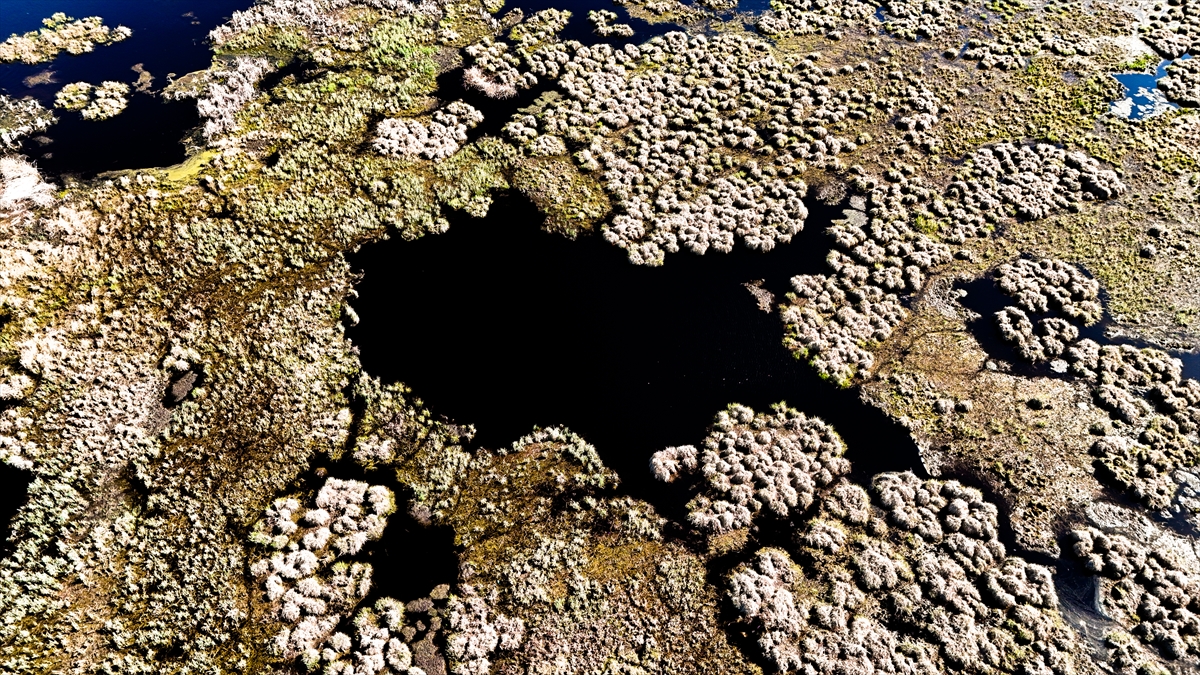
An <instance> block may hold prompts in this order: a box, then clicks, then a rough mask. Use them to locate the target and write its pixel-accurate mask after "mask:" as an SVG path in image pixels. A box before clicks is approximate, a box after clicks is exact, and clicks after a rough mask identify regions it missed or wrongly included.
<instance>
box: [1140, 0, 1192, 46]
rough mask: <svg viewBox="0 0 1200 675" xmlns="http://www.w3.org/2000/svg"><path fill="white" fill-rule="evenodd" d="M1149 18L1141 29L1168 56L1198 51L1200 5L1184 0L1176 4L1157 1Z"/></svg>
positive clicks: (1147, 39)
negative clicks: (1158, 2)
mask: <svg viewBox="0 0 1200 675" xmlns="http://www.w3.org/2000/svg"><path fill="white" fill-rule="evenodd" d="M1148 15H1149V16H1147V19H1148V21H1146V22H1144V23H1142V24H1141V25H1140V26H1139V29H1140V30H1141V33H1142V39H1143V40H1145V41H1146V42H1147V43H1149V45H1150V46H1151V47H1154V49H1155V50H1156V51H1157V52H1158V53H1159V54H1162V56H1163V57H1164V58H1167V59H1177V58H1179V57H1180V56H1183V55H1184V54H1187V53H1188V52H1195V51H1200V50H1197V49H1196V47H1197V40H1200V27H1198V25H1197V24H1200V19H1198V17H1200V4H1197V3H1196V2H1195V0H1180V1H1179V2H1176V3H1174V4H1172V3H1166V4H1156V5H1154V7H1153V8H1152V9H1151V10H1150V11H1149V12H1148Z"/></svg>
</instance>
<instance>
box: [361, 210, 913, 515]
mask: <svg viewBox="0 0 1200 675" xmlns="http://www.w3.org/2000/svg"><path fill="white" fill-rule="evenodd" d="M813 210H814V213H813V214H812V216H811V217H810V219H809V224H808V228H806V230H805V232H804V233H803V234H802V235H801V236H799V237H797V240H796V241H793V243H791V244H787V245H783V246H780V247H778V248H777V249H776V250H775V251H773V252H771V253H769V254H764V253H759V252H754V251H750V250H748V249H746V248H744V247H741V246H740V245H739V246H738V247H737V248H735V249H734V251H733V252H732V253H730V254H728V255H722V254H719V253H709V254H708V255H704V256H696V255H691V254H688V253H678V254H674V255H668V259H667V261H666V264H665V266H663V267H661V268H648V267H639V266H635V265H632V264H630V263H629V262H628V261H627V260H626V257H625V253H624V252H623V251H621V250H620V249H619V248H617V247H615V246H611V245H609V244H606V243H604V242H603V241H602V240H601V239H600V238H599V237H598V236H589V237H582V238H581V239H580V240H578V241H573V242H572V241H568V240H566V239H564V238H562V237H559V236H557V235H551V234H547V233H544V232H542V231H541V230H540V229H539V225H540V223H541V221H542V218H541V216H540V215H539V214H538V213H537V211H536V209H535V208H534V207H533V206H532V205H531V204H530V203H529V202H528V201H527V200H524V199H523V198H520V197H517V196H509V197H505V198H501V199H500V200H498V201H497V203H496V204H495V205H494V206H493V207H492V212H491V215H490V216H489V217H488V218H485V219H481V220H475V219H469V218H466V217H456V218H452V226H451V228H450V230H449V232H448V233H446V234H443V235H437V236H427V237H424V238H423V239H420V240H418V241H415V242H404V241H401V240H399V239H393V240H391V241H387V242H381V243H378V244H374V245H371V246H368V247H365V248H364V249H362V250H361V251H360V252H359V253H358V254H356V255H355V256H354V257H353V258H352V260H351V262H352V264H353V265H354V266H355V268H357V269H360V270H362V271H363V274H364V276H363V280H362V282H361V283H360V284H359V286H358V292H359V298H358V300H356V301H355V302H354V305H355V309H356V311H357V313H358V314H359V316H360V317H361V323H360V324H359V325H358V326H356V327H354V328H352V329H350V330H349V335H350V337H351V339H352V340H353V341H354V343H355V344H356V345H358V347H359V348H360V350H361V355H362V362H363V367H364V368H365V370H366V372H368V373H370V374H372V375H375V376H378V377H381V378H382V379H383V380H384V381H386V382H394V381H403V382H405V383H406V384H408V385H410V386H412V387H413V388H414V390H415V391H416V393H417V395H419V396H420V397H422V398H423V399H424V400H425V401H426V402H427V403H428V404H429V405H430V407H431V408H432V410H433V411H434V412H435V413H438V414H444V415H446V416H448V417H450V418H452V419H454V420H456V421H459V422H463V423H467V422H469V423H473V424H475V425H476V426H477V428H478V430H479V435H478V436H477V438H476V442H478V443H480V444H482V445H485V446H489V447H498V446H501V445H507V444H509V443H511V442H513V441H514V440H516V439H517V438H518V437H520V436H522V435H524V434H527V433H529V431H530V430H531V429H532V427H533V426H535V425H540V426H550V425H565V426H567V427H569V428H570V429H572V430H573V431H575V432H577V433H579V434H580V435H582V436H583V437H584V438H585V439H587V440H588V441H589V442H591V443H593V444H594V445H595V446H596V447H597V449H598V450H599V452H600V454H601V456H602V457H603V459H604V461H605V463H606V464H607V465H608V466H610V467H611V468H613V469H614V470H616V471H617V472H618V474H619V475H620V476H621V478H622V480H623V481H624V484H625V488H626V489H627V490H628V491H629V492H630V493H631V494H633V495H634V496H636V497H639V498H643V499H647V500H649V501H651V502H652V503H655V504H656V506H660V507H664V508H666V507H668V505H667V504H662V498H663V497H665V496H666V495H667V494H668V493H669V491H668V490H665V489H664V487H663V486H661V485H660V484H657V483H655V482H654V481H653V479H652V478H651V476H650V472H649V470H648V468H647V462H648V460H649V457H650V455H651V454H652V453H653V452H655V451H656V450H659V449H661V448H663V447H665V446H669V445H679V444H686V443H693V444H695V443H698V442H700V441H701V440H702V439H703V436H704V433H705V429H706V428H707V426H708V425H709V423H710V422H711V421H712V418H713V415H714V414H715V413H717V412H718V411H719V410H722V409H724V407H725V406H726V405H727V404H728V403H731V402H735V401H736V402H740V403H743V404H746V405H749V406H751V407H754V408H755V409H759V410H765V409H767V408H768V407H769V406H770V405H771V404H772V403H776V402H778V401H784V400H785V401H787V402H788V404H789V405H791V406H794V407H796V408H798V409H800V410H802V411H804V412H806V413H808V414H813V415H818V416H820V417H822V418H824V419H825V420H827V421H829V422H830V423H832V424H833V425H834V426H835V428H837V430H838V431H839V432H840V433H841V434H842V436H843V437H844V438H845V440H846V442H847V445H848V446H849V453H850V454H849V458H850V459H851V461H853V462H855V464H856V465H857V466H856V468H857V469H859V470H861V471H869V472H870V473H874V472H877V471H885V470H903V469H909V468H912V469H916V470H920V469H921V466H920V461H919V457H918V454H917V451H916V448H915V446H914V444H913V442H912V441H911V440H910V438H909V437H908V434H907V432H905V430H904V429H903V428H902V427H900V426H899V425H898V424H896V423H894V422H892V421H891V420H889V419H888V418H887V417H886V416H885V415H884V414H883V413H882V412H881V411H879V410H878V409H876V408H874V407H872V406H869V405H866V404H864V403H862V402H861V401H860V400H859V398H858V394H857V392H855V391H851V390H843V389H838V388H836V387H834V386H833V385H831V384H829V383H827V382H824V381H822V380H821V379H820V378H819V377H818V376H817V375H816V373H815V371H814V370H813V369H812V368H810V367H808V366H807V365H806V364H804V363H801V362H800V361H798V360H796V359H794V358H792V356H791V355H790V353H789V352H788V351H787V350H786V349H784V347H783V346H782V344H781V341H782V338H783V329H782V325H781V323H780V321H779V317H778V315H777V314H775V313H770V314H768V313H766V312H763V311H760V310H759V309H758V308H757V307H756V304H755V300H754V297H753V296H752V295H751V294H750V292H749V291H748V290H747V289H746V288H745V287H743V286H742V284H743V283H745V282H750V281H752V280H757V279H762V280H764V286H765V287H766V288H767V289H769V290H771V291H773V292H774V293H775V294H776V298H777V300H778V299H782V297H781V294H782V293H783V292H785V291H786V290H787V288H788V280H789V279H790V278H791V276H793V275H795V274H800V273H804V272H818V271H824V269H825V265H824V262H823V261H824V257H825V254H826V252H827V251H828V249H829V243H828V241H827V240H826V239H825V237H824V235H823V234H822V233H821V232H820V230H821V229H823V227H824V225H825V224H826V223H828V221H829V219H830V218H831V217H832V216H833V215H834V214H836V213H837V212H836V210H835V209H831V208H825V207H822V208H819V209H818V208H814V209H813ZM666 510H672V509H670V508H666Z"/></svg>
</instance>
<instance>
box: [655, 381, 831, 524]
mask: <svg viewBox="0 0 1200 675" xmlns="http://www.w3.org/2000/svg"><path fill="white" fill-rule="evenodd" d="M844 451H845V446H844V445H843V443H842V440H841V438H839V437H838V435H837V434H836V433H834V431H833V430H832V429H831V428H829V426H828V425H826V424H825V423H824V422H823V421H821V420H819V419H816V418H810V417H807V416H805V415H804V414H803V413H801V412H798V411H796V410H792V409H790V408H787V407H786V406H784V405H782V404H780V405H777V406H776V407H775V408H774V410H773V411H772V413H771V414H765V413H760V414H757V415H756V414H755V413H754V411H753V410H751V409H750V408H747V407H746V406H743V405H737V404H733V405H730V406H729V408H728V409H727V410H723V411H721V412H720V413H718V414H717V417H716V420H715V421H714V423H713V430H712V432H711V433H709V435H708V438H706V439H705V440H704V445H703V450H702V451H699V450H697V449H696V448H695V447H694V446H691V445H685V446H680V447H674V448H667V449H666V450H660V451H659V452H656V453H655V454H654V456H653V457H652V458H651V460H650V467H651V470H652V471H653V472H654V477H655V478H657V479H659V480H661V481H665V482H672V481H674V480H676V478H678V477H679V476H688V475H692V474H699V477H701V478H703V483H702V484H701V487H700V490H699V494H698V495H696V497H695V499H693V500H692V502H691V503H690V504H689V505H688V522H690V523H691V524H692V526H693V527H695V528H697V529H699V530H702V531H705V532H710V533H716V534H720V533H723V532H729V531H731V530H737V529H741V528H744V527H749V526H750V524H751V523H752V522H753V521H754V519H755V517H756V516H758V515H759V514H760V513H762V514H764V515H766V514H770V515H772V516H774V517H776V518H783V519H787V518H789V517H791V516H793V515H796V516H798V515H799V514H802V513H804V512H805V511H807V510H808V508H809V507H810V506H812V504H813V501H814V500H815V499H816V497H817V492H816V491H817V490H820V489H822V488H825V487H827V486H829V485H830V484H831V483H833V482H834V480H835V479H836V478H837V477H838V476H841V475H844V474H846V473H849V471H850V462H848V461H847V460H846V459H845V458H843V457H842V453H843V452H844Z"/></svg>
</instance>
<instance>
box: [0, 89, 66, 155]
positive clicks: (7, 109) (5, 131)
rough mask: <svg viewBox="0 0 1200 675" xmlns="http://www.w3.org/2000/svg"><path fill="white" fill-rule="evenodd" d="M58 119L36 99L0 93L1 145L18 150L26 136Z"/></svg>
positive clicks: (45, 127)
mask: <svg viewBox="0 0 1200 675" xmlns="http://www.w3.org/2000/svg"><path fill="white" fill-rule="evenodd" d="M57 121H58V120H57V118H55V117H54V113H52V112H50V111H49V110H46V109H45V108H43V107H42V104H40V103H38V102H37V101H36V100H35V99H32V98H26V99H15V98H13V97H11V96H5V95H4V94H0V147H3V148H6V149H9V150H16V149H17V148H19V147H21V141H22V140H23V139H24V138H25V137H27V136H32V135H33V134H36V133H38V132H41V131H45V130H46V129H49V128H50V126H51V125H52V124H54V123H55V122H57Z"/></svg>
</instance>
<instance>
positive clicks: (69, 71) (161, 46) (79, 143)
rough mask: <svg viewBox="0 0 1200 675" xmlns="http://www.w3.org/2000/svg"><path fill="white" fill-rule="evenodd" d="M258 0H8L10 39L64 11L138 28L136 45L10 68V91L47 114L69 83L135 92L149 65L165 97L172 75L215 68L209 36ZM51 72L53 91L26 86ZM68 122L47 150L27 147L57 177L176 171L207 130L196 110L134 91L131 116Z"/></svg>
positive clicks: (4, 4) (1, 17)
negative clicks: (194, 135) (108, 84)
mask: <svg viewBox="0 0 1200 675" xmlns="http://www.w3.org/2000/svg"><path fill="white" fill-rule="evenodd" d="M249 4H250V2H249V1H248V0H207V1H206V2H197V1H196V0H158V1H156V2H144V1H135V0H69V1H66V2H54V3H47V2H29V1H28V0H25V1H17V0H0V40H4V39H6V38H7V37H8V36H9V35H11V34H13V33H25V32H27V31H31V30H36V29H37V28H40V27H41V25H42V23H41V22H42V19H43V18H45V17H48V16H50V15H51V14H53V13H54V12H64V13H66V14H67V15H68V16H72V17H74V18H76V19H81V18H83V17H86V16H99V17H102V18H103V19H104V23H105V25H107V26H110V27H116V26H117V25H125V26H128V27H130V28H131V29H133V35H131V36H130V37H129V38H127V39H125V40H123V41H121V42H118V43H116V44H113V45H108V46H97V47H96V49H95V50H94V51H92V52H91V53H88V54H81V55H79V56H71V55H70V54H68V53H66V52H63V53H61V54H59V56H58V57H57V58H55V59H54V60H53V61H49V62H47V63H39V64H36V65H26V64H23V63H11V64H0V92H2V93H5V94H8V95H9V96H13V97H16V98H24V97H26V96H32V97H34V98H36V99H37V100H38V101H40V102H41V104H42V106H43V107H45V108H47V109H53V107H54V95H55V94H56V93H57V92H58V91H59V90H60V89H61V88H62V87H63V85H65V84H69V83H71V82H90V83H92V84H99V83H100V82H101V81H104V80H116V81H119V82H125V83H128V84H130V85H132V84H133V82H134V81H136V80H137V78H138V74H137V73H136V72H134V71H133V70H132V68H133V67H134V66H135V65H137V64H139V63H140V64H142V67H143V68H145V70H147V71H149V72H150V74H151V75H153V76H154V81H153V83H152V86H153V88H154V90H155V91H157V90H159V89H161V88H162V87H163V86H164V85H165V84H166V83H167V75H168V74H170V73H174V74H175V75H183V74H184V73H188V72H191V71H195V70H200V69H202V68H206V67H208V64H209V62H210V60H211V52H210V51H209V47H208V44H207V43H206V41H205V40H206V37H207V35H208V32H209V31H210V30H212V29H213V28H215V27H216V26H217V25H219V24H220V23H222V22H223V21H224V20H225V19H226V18H228V17H229V15H230V14H231V13H233V12H234V11H236V10H238V9H243V8H245V7H246V6H248V5H249ZM47 70H50V71H53V73H54V74H53V79H54V80H55V81H54V82H53V83H47V84H38V85H35V86H32V87H30V86H27V85H26V84H25V80H26V79H27V78H29V77H32V76H36V75H38V74H39V73H43V72H45V71H47ZM55 114H56V115H57V116H58V118H59V121H58V123H57V124H55V125H54V126H52V127H50V129H49V130H47V131H46V132H45V133H44V134H43V136H45V137H46V138H49V139H50V140H51V141H52V142H51V143H49V144H45V145H43V144H42V143H39V142H37V141H35V140H32V139H26V141H25V146H24V151H25V152H26V154H28V155H29V156H30V157H31V158H33V159H35V160H36V161H37V165H38V167H39V168H40V169H42V170H43V171H44V172H46V173H47V174H51V175H53V174H61V173H72V174H78V175H81V176H91V175H94V174H96V173H100V172H103V171H112V170H116V169H138V168H145V167H152V166H168V165H171V164H177V163H179V162H181V161H183V159H184V148H183V145H182V144H181V143H180V140H181V139H182V138H183V137H184V136H185V135H186V134H187V133H188V132H189V130H191V129H192V128H194V127H195V126H196V125H197V124H198V123H199V121H200V118H199V116H198V115H197V114H196V104H195V101H164V100H163V99H161V98H159V97H158V96H157V95H154V94H152V93H138V92H133V93H131V94H130V97H129V107H128V108H126V109H125V111H124V112H122V113H121V114H120V115H117V116H116V117H114V118H112V119H109V120H103V121H92V120H85V119H83V118H82V117H80V115H79V113H77V112H71V111H66V110H56V111H55Z"/></svg>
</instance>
